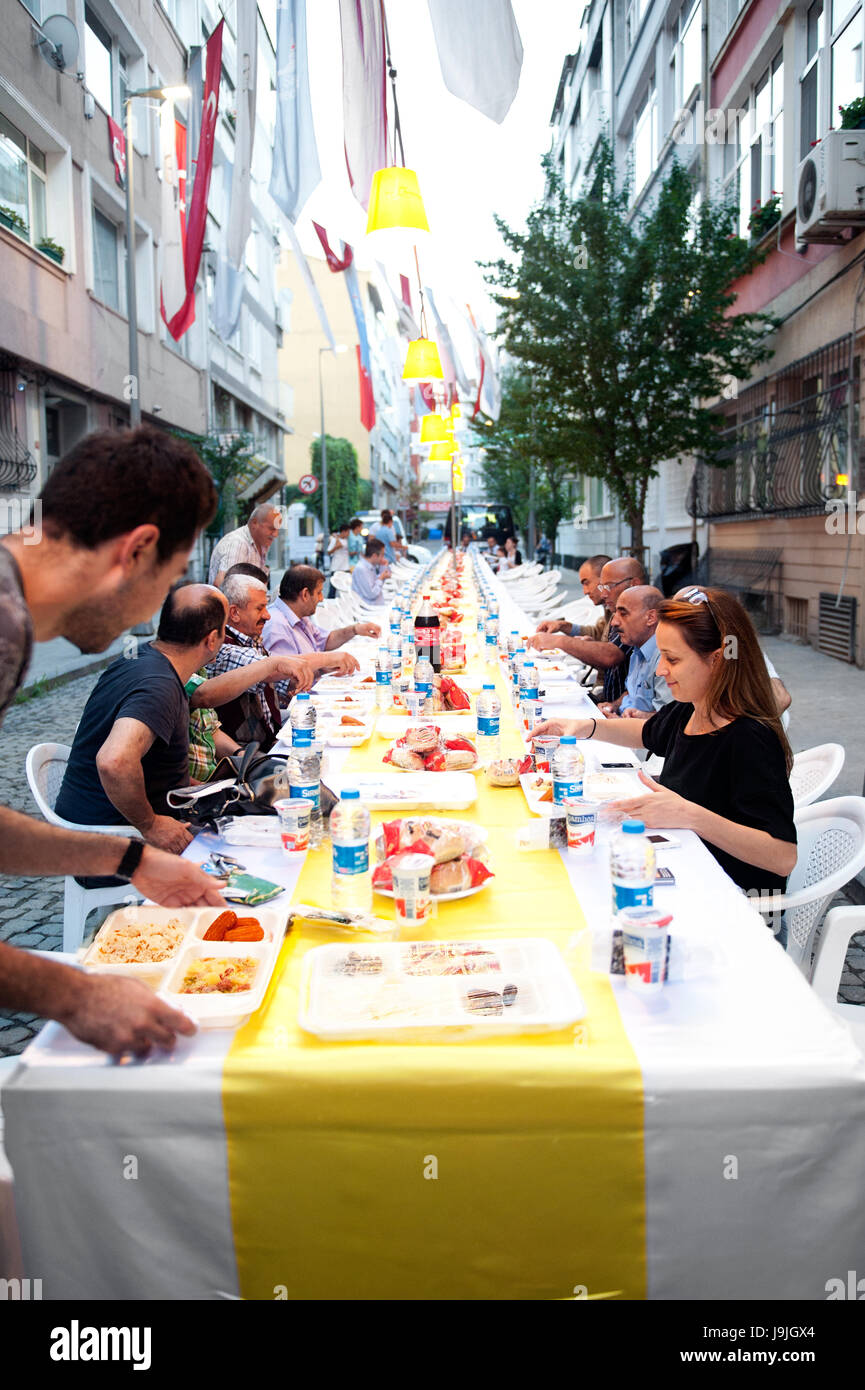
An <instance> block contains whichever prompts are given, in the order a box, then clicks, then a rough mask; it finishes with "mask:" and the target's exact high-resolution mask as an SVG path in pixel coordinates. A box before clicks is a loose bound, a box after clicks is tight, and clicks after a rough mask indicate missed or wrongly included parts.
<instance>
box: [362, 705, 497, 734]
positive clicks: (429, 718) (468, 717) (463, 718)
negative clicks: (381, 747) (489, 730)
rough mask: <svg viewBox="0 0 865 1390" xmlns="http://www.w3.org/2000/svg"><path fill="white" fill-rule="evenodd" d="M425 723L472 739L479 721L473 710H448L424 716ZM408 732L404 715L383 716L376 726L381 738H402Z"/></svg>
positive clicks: (443, 731) (445, 731) (422, 716)
mask: <svg viewBox="0 0 865 1390" xmlns="http://www.w3.org/2000/svg"><path fill="white" fill-rule="evenodd" d="M421 719H422V720H423V721H424V723H425V724H426V723H430V724H438V726H439V728H440V729H441V731H442V733H454V734H465V735H466V736H467V737H468V738H471V737H472V736H473V735H474V734H475V733H476V732H477V727H478V721H477V719H476V717H475V715H474V713H473V711H472V710H469V709H467V710H448V712H447V713H446V714H422V715H421ZM405 730H406V716H405V715H404V714H383V715H381V717H380V718H379V721H378V723H377V724H376V726H375V731H376V733H377V734H378V736H379V738H389V739H397V738H402V736H403V734H404V733H405Z"/></svg>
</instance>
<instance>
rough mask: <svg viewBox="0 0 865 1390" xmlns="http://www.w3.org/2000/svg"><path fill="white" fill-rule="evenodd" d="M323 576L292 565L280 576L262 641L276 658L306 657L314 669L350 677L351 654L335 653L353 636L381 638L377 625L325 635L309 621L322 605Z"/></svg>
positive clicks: (355, 665)
mask: <svg viewBox="0 0 865 1390" xmlns="http://www.w3.org/2000/svg"><path fill="white" fill-rule="evenodd" d="M323 589H324V575H323V574H322V572H321V570H317V569H314V568H313V566H312V565H291V566H290V567H289V568H288V569H287V570H286V571H285V574H284V575H283V576H282V579H281V581H280V585H279V598H278V599H277V600H276V601H275V602H274V603H272V604H271V605H270V617H269V618H268V620H267V622H266V624H265V626H264V631H263V632H262V634H261V640H262V641H263V642H264V645H265V646H266V647H267V650H268V651H269V652H271V653H272V654H273V655H275V656H303V657H306V658H307V659H308V661H309V663H310V665H311V666H312V668H313V670H314V671H316V672H318V673H321V672H322V671H334V672H336V673H337V674H339V675H346V676H347V675H350V674H351V672H352V671H356V670H357V668H358V663H357V661H356V660H355V658H354V657H353V656H352V655H351V653H350V652H337V651H336V650H335V648H337V647H341V646H342V645H343V643H344V642H350V641H351V639H352V637H380V636H381V628H380V627H379V626H378V624H377V623H352V624H351V625H350V626H349V627H338V628H334V630H333V632H325V631H324V630H323V629H322V628H320V627H316V625H315V623H314V622H313V621H312V618H313V614H314V613H315V610H316V609H317V608H318V605H319V604H320V603H321V599H322V592H323Z"/></svg>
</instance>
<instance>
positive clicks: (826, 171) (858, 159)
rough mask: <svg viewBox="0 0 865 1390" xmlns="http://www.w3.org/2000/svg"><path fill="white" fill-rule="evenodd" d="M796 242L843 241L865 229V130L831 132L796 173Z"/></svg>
mask: <svg viewBox="0 0 865 1390" xmlns="http://www.w3.org/2000/svg"><path fill="white" fill-rule="evenodd" d="M796 190H797V191H796V238H797V240H799V241H805V242H808V241H841V240H843V238H842V237H841V232H842V231H843V230H844V228H845V227H865V130H830V131H829V133H828V135H825V136H824V137H823V139H822V140H821V141H820V142H819V144H817V145H815V146H814V148H813V149H812V150H811V152H810V153H809V154H807V155H806V156H805V158H804V159H803V160H802V161H801V163H800V164H799V168H798V170H797V171H796Z"/></svg>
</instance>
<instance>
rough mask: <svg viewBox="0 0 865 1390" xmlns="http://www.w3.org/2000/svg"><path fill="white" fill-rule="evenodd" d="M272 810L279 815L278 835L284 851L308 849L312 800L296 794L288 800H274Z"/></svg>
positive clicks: (300, 852)
mask: <svg viewBox="0 0 865 1390" xmlns="http://www.w3.org/2000/svg"><path fill="white" fill-rule="evenodd" d="M274 810H275V811H276V813H277V815H278V816H279V835H280V839H281V840H282V848H283V850H284V851H285V853H286V854H302V853H303V851H304V850H307V849H309V825H310V818H311V816H312V802H311V801H307V800H306V799H305V798H304V797H301V796H296V797H292V798H291V799H290V800H283V801H275V802H274Z"/></svg>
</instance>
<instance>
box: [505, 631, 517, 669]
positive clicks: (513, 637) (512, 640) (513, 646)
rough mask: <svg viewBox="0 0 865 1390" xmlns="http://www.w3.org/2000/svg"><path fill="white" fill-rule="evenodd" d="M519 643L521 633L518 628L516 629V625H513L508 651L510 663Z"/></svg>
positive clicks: (509, 635) (509, 634)
mask: <svg viewBox="0 0 865 1390" xmlns="http://www.w3.org/2000/svg"><path fill="white" fill-rule="evenodd" d="M519 645H520V634H519V633H518V632H517V630H516V628H515V627H512V628H511V630H510V632H509V633H508V644H507V653H508V662H509V663H510V661H511V660H512V658H513V655H514V652H515V651H516V650H517V648H518V647H519Z"/></svg>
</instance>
